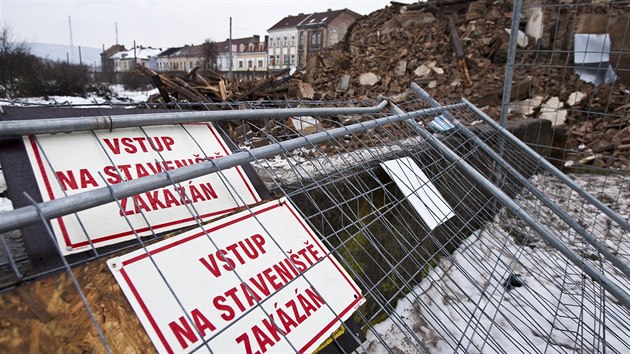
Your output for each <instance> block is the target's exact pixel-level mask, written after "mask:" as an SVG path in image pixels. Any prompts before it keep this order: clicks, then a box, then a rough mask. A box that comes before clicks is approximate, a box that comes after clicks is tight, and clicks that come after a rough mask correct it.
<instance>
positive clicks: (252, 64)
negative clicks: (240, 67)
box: [247, 59, 254, 68]
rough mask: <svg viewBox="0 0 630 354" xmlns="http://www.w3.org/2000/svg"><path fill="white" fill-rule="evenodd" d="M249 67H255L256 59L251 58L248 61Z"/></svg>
mask: <svg viewBox="0 0 630 354" xmlns="http://www.w3.org/2000/svg"><path fill="white" fill-rule="evenodd" d="M247 67H248V68H252V67H254V61H253V60H251V59H250V60H248V61H247Z"/></svg>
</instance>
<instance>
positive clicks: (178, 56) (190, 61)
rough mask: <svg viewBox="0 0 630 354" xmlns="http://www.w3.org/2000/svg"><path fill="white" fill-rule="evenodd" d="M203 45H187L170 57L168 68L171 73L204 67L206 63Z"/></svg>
mask: <svg viewBox="0 0 630 354" xmlns="http://www.w3.org/2000/svg"><path fill="white" fill-rule="evenodd" d="M205 60H206V58H205V54H204V49H203V44H200V45H192V44H191V45H185V46H183V47H180V48H179V49H177V50H175V51H173V52H172V53H171V54H169V55H168V59H167V61H168V67H169V70H170V71H184V72H186V71H189V70H191V69H192V68H194V67H195V66H197V65H199V66H200V67H203V65H204V62H205Z"/></svg>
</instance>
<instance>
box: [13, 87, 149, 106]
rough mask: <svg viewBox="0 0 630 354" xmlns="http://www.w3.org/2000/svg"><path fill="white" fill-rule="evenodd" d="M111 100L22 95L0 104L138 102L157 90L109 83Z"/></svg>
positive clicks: (87, 97) (91, 96)
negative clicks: (127, 88) (135, 88)
mask: <svg viewBox="0 0 630 354" xmlns="http://www.w3.org/2000/svg"><path fill="white" fill-rule="evenodd" d="M109 89H110V90H111V91H112V100H111V101H108V100H106V99H104V98H102V97H99V96H97V95H96V94H93V93H89V94H87V95H86V96H85V97H79V96H48V97H22V98H14V99H13V100H10V101H9V100H0V105H5V106H6V105H14V106H21V105H25V104H28V105H33V104H36V105H93V104H107V103H110V102H111V103H138V102H144V101H146V100H147V99H148V98H149V96H151V95H153V94H155V93H157V92H158V90H157V89H150V90H138V91H130V90H125V89H124V87H123V85H110V86H109Z"/></svg>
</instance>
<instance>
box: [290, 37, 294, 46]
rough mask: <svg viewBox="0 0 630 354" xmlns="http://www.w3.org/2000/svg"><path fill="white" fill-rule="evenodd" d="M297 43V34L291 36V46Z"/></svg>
mask: <svg viewBox="0 0 630 354" xmlns="http://www.w3.org/2000/svg"><path fill="white" fill-rule="evenodd" d="M294 45H295V35H292V36H291V46H294Z"/></svg>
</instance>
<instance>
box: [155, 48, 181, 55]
mask: <svg viewBox="0 0 630 354" xmlns="http://www.w3.org/2000/svg"><path fill="white" fill-rule="evenodd" d="M181 48H182V47H172V48H168V49H167V50H165V51H163V52H162V53H160V54H158V57H167V56H169V55H171V54H173V53H175V52H176V51H178V50H180V49H181Z"/></svg>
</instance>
